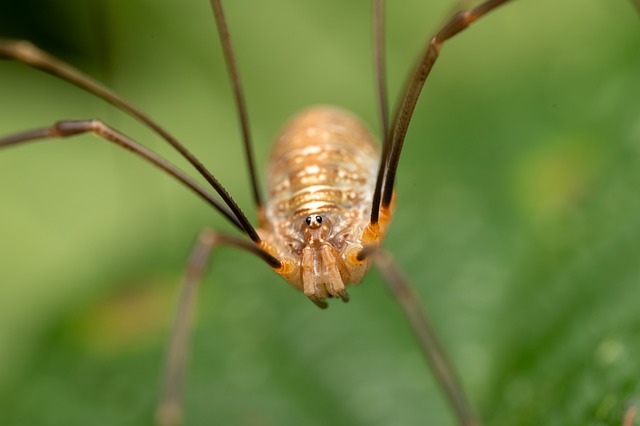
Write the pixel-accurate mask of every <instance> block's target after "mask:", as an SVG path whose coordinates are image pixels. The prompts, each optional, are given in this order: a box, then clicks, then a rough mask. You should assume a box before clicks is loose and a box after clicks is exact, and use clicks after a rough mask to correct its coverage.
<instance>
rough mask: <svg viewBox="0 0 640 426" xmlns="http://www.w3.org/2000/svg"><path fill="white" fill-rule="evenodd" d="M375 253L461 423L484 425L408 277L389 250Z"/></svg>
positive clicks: (377, 261)
mask: <svg viewBox="0 0 640 426" xmlns="http://www.w3.org/2000/svg"><path fill="white" fill-rule="evenodd" d="M375 256H376V257H375V260H376V266H377V267H378V269H379V270H380V272H381V273H382V275H383V276H384V278H385V282H386V283H387V285H388V286H389V289H390V290H391V292H392V293H393V294H394V295H395V297H396V299H397V300H398V302H399V303H400V305H401V306H402V309H403V310H404V313H405V315H406V317H407V319H408V320H409V323H410V324H411V328H412V330H413V332H414V333H415V335H416V337H417V339H418V342H419V343H420V348H421V349H422V352H423V353H424V355H425V357H426V358H427V361H428V362H429V365H430V366H431V369H432V370H433V373H434V375H435V376H436V378H437V380H438V382H439V383H440V386H441V388H442V390H443V391H444V393H445V394H446V396H447V398H448V400H449V403H450V404H451V406H452V408H453V410H454V412H455V414H456V417H457V418H458V422H459V423H460V425H464V426H480V425H481V424H482V423H481V422H480V420H479V419H478V417H477V416H476V414H475V413H474V411H473V409H472V408H471V404H470V403H469V401H468V399H467V397H466V396H465V393H464V390H463V389H462V385H461V384H460V381H459V380H458V377H457V376H456V374H455V372H454V369H453V367H452V366H451V364H450V363H449V360H448V358H447V356H446V355H445V352H444V349H443V348H442V346H441V345H440V342H439V341H438V338H437V336H436V333H435V331H434V329H433V327H432V326H431V323H430V322H429V319H428V318H427V316H426V314H425V312H424V310H423V309H422V307H421V306H420V304H419V303H418V302H417V298H416V296H415V294H414V293H413V291H412V290H411V288H410V286H409V284H408V282H407V280H406V279H405V278H404V276H403V275H402V273H401V272H400V269H399V268H398V267H397V266H396V264H395V262H394V261H393V259H392V258H391V256H390V255H389V254H388V253H387V252H385V251H384V250H378V251H376V253H375Z"/></svg>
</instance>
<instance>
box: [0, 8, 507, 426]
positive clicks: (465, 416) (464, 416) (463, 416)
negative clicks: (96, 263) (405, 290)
mask: <svg viewBox="0 0 640 426" xmlns="http://www.w3.org/2000/svg"><path fill="white" fill-rule="evenodd" d="M506 2H507V1H506V0H505V1H494V2H491V1H490V2H487V3H488V4H491V5H499V4H502V3H506ZM3 46H5V47H6V46H8V44H4V45H3ZM5 141H6V140H5ZM401 202H402V201H401V200H400V205H401ZM311 218H312V219H314V216H313V215H312V216H311ZM392 229H393V228H392ZM229 241H230V242H231V240H229ZM236 241H237V240H233V242H236ZM239 244H244V243H239ZM365 254H367V255H370V256H371V257H373V256H383V255H382V254H381V252H379V251H377V250H375V249H371V250H369V251H366V250H365ZM380 259H382V262H384V260H385V259H387V258H386V257H381V258H380ZM390 268H391V267H390V266H387V267H386V269H387V272H389V271H391V269H390ZM390 274H391V273H390ZM213 275H215V274H213ZM395 281H397V279H395ZM347 290H348V288H347ZM312 296H313V294H312ZM315 301H316V302H318V303H319V304H321V302H320V301H319V300H317V299H316V300H315ZM186 317H187V316H186V315H181V316H180V318H186ZM416 327H417V330H421V327H422V326H416ZM179 335H180V336H183V335H184V334H183V333H179ZM454 387H457V386H454ZM170 389H176V388H175V387H170ZM463 405H466V404H464V403H463ZM465 411H466V409H465V408H461V407H458V409H457V413H458V416H459V418H460V419H461V422H462V423H463V424H464V423H465V422H466V424H472V423H473V421H474V420H473V419H472V416H470V415H468V414H465Z"/></svg>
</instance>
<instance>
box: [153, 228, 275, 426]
mask: <svg viewBox="0 0 640 426" xmlns="http://www.w3.org/2000/svg"><path fill="white" fill-rule="evenodd" d="M221 245H232V246H235V247H238V248H241V249H243V250H246V251H248V252H250V253H253V254H255V255H256V256H258V257H260V258H261V259H262V260H264V261H265V262H266V263H267V264H269V265H270V266H273V265H272V262H271V259H272V258H271V256H269V255H268V254H266V253H265V252H264V251H263V250H261V249H260V248H258V247H256V246H255V245H254V244H253V243H251V242H249V241H246V240H244V239H240V238H238V237H234V236H231V235H225V234H219V233H217V232H214V231H211V230H208V229H205V230H204V231H202V232H201V233H200V235H199V237H198V240H197V242H196V244H195V246H194V247H193V250H192V251H191V254H190V255H189V259H188V261H187V267H186V270H185V275H184V278H183V281H182V290H181V294H180V299H179V302H178V308H177V309H176V317H175V320H174V323H173V329H172V330H171V337H170V339H169V346H168V348H167V358H166V364H165V369H164V385H163V390H162V396H161V398H160V401H159V404H158V408H157V411H156V421H157V423H158V424H159V425H161V426H177V425H180V424H182V418H183V408H182V402H183V395H184V390H183V389H184V379H185V371H186V365H187V356H188V349H189V328H190V323H191V317H192V316H193V309H194V306H195V301H196V295H197V292H198V285H199V284H200V281H201V279H202V276H203V275H204V273H205V271H206V269H207V265H208V263H209V260H210V259H211V254H212V253H213V251H214V249H215V248H217V247H219V246H221Z"/></svg>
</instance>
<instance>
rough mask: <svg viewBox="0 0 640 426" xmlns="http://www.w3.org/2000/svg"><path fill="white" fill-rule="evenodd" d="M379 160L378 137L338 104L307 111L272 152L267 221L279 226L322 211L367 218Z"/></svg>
mask: <svg viewBox="0 0 640 426" xmlns="http://www.w3.org/2000/svg"><path fill="white" fill-rule="evenodd" d="M378 161H379V159H378V154H377V148H376V146H375V142H374V139H373V136H371V134H370V132H369V131H368V130H367V129H366V128H365V127H364V125H363V124H362V123H361V122H360V120H359V119H357V118H356V117H355V116H353V115H352V114H350V113H348V112H346V111H344V110H341V109H338V108H333V107H314V108H310V109H308V110H305V111H303V112H302V113H300V114H299V115H297V116H296V117H294V118H293V119H292V120H291V121H290V122H289V124H288V125H287V126H286V127H285V128H284V129H283V131H282V133H281V134H280V137H279V138H278V140H277V141H276V144H275V146H274V148H273V151H272V154H271V158H270V161H269V166H268V171H267V185H268V194H269V195H268V197H269V200H268V202H267V209H266V213H267V220H268V221H269V222H271V224H272V225H277V224H282V223H283V222H286V223H290V222H291V221H294V222H295V221H297V219H299V218H304V217H306V216H308V215H309V214H316V213H319V212H322V213H339V214H346V216H348V217H345V219H349V218H350V219H351V220H357V221H361V220H362V219H365V222H366V219H368V217H367V216H368V214H369V211H370V209H371V198H372V195H373V189H374V185H375V179H376V172H377V167H378ZM275 227H278V226H274V228H275Z"/></svg>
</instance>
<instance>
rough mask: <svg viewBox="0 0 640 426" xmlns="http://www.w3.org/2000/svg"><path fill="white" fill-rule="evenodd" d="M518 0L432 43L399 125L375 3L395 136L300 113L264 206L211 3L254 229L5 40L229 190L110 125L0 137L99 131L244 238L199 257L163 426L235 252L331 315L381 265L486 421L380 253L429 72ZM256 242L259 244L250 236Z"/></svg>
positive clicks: (30, 50)
mask: <svg viewBox="0 0 640 426" xmlns="http://www.w3.org/2000/svg"><path fill="white" fill-rule="evenodd" d="M508 1H509V0H489V1H486V2H484V3H482V4H481V5H479V6H477V7H475V8H472V9H468V10H464V11H461V12H459V13H457V14H455V15H454V16H453V17H452V18H451V19H450V20H449V21H448V22H447V23H446V24H445V25H444V26H443V27H442V28H441V29H440V30H439V31H438V32H437V33H436V35H435V36H434V37H433V38H431V39H430V40H429V42H428V44H427V46H426V48H425V52H424V54H423V56H422V57H421V59H420V62H419V64H418V66H417V67H416V69H415V70H414V72H413V75H412V76H411V77H410V79H409V80H408V83H407V85H406V88H405V92H404V95H403V97H402V98H401V101H400V102H399V104H398V107H397V109H396V111H395V114H394V117H393V121H392V124H391V126H389V125H388V112H387V99H386V90H385V81H384V80H385V77H384V58H383V25H382V4H381V3H382V1H381V0H374V1H373V3H374V39H375V43H374V44H375V56H376V77H377V86H378V99H379V105H378V106H379V115H380V122H381V128H382V132H381V133H382V134H383V135H385V137H384V142H383V146H382V153H381V155H380V156H378V154H376V152H375V151H376V150H375V148H374V146H375V144H374V138H373V136H371V134H370V133H369V132H368V130H366V129H365V127H364V126H363V125H362V124H361V123H360V121H359V120H358V119H357V118H355V117H354V116H352V115H350V114H348V113H346V112H345V111H342V110H340V109H337V108H330V107H322V108H320V107H316V108H311V109H308V110H306V111H304V112H303V113H301V114H299V115H298V116H296V117H295V118H294V119H293V120H292V121H291V122H290V123H289V124H288V125H287V126H286V127H285V129H284V130H283V131H282V133H281V135H280V137H279V138H278V140H277V141H276V145H275V147H274V150H273V154H272V159H271V161H270V165H269V172H268V184H267V187H268V197H267V201H266V202H263V198H262V196H261V193H260V190H259V187H260V186H259V184H258V180H257V177H256V173H255V166H254V159H253V154H252V144H251V139H250V135H249V125H248V118H247V113H246V108H245V105H244V97H243V94H242V88H241V86H240V79H239V76H238V70H237V67H236V63H235V59H234V55H233V50H232V48H231V40H230V37H229V34H228V31H227V27H226V22H225V19H224V16H223V12H222V7H221V4H220V0H212V1H211V4H212V6H213V10H214V14H215V18H216V22H217V26H218V31H219V33H220V38H221V41H222V45H223V49H224V54H225V58H226V63H227V66H228V70H229V73H230V75H231V81H232V84H233V89H234V95H235V100H236V107H237V110H238V115H239V118H240V123H241V127H242V134H243V142H244V152H245V157H246V161H247V163H248V168H249V173H250V177H251V183H252V190H253V197H254V201H255V204H256V208H257V211H258V217H259V227H257V228H256V227H254V226H253V225H252V224H251V223H250V222H249V220H248V219H247V217H246V216H245V215H244V213H243V212H242V211H241V210H240V208H239V207H238V205H237V204H236V202H235V201H234V200H233V198H232V197H231V196H230V195H229V194H228V193H227V191H226V190H225V189H224V187H223V186H222V185H221V184H220V182H218V180H217V179H216V178H215V177H214V175H213V174H212V173H211V172H209V171H208V170H207V169H206V168H205V166H204V165H202V163H200V161H199V160H198V159H197V158H195V157H194V156H193V155H192V154H191V153H190V152H189V151H188V150H187V149H186V148H185V147H184V146H183V145H182V144H181V143H180V142H178V141H177V140H176V139H175V138H174V137H173V136H172V135H171V134H169V133H168V132H167V131H166V130H164V129H163V128H162V127H160V126H159V125H158V124H157V123H156V122H155V121H153V120H152V119H151V118H149V117H148V116H147V115H145V114H144V113H142V112H141V111H140V110H138V109H137V108H135V107H133V106H132V105H131V104H130V103H128V102H127V101H125V100H124V99H123V98H122V97H120V96H119V95H117V94H116V93H114V92H112V91H111V90H110V89H108V88H106V87H105V86H103V85H102V84H101V83H99V82H97V81H95V80H93V79H92V78H91V77H89V76H87V75H85V74H83V73H81V72H80V71H78V70H76V69H75V68H73V67H72V66H70V65H68V64H66V63H64V62H62V61H60V60H58V59H56V58H54V57H52V56H50V55H48V54H47V53H45V52H43V51H41V50H40V49H38V48H37V47H35V46H34V45H32V44H30V43H28V42H24V41H13V40H0V58H5V59H12V60H16V61H19V62H22V63H24V64H26V65H29V66H31V67H34V68H37V69H40V70H43V71H45V72H48V73H50V74H53V75H54V76H57V77H58V78H61V79H63V80H66V81H68V82H70V83H72V84H74V85H76V86H78V87H79V88H81V89H83V90H85V91H87V92H89V93H92V94H93V95H95V96H97V97H99V98H101V99H103V100H105V101H106V102H109V103H111V104H112V105H114V106H116V107H117V108H119V109H121V110H123V111H124V112H127V113H128V114H130V115H131V116H133V117H135V118H136V119H138V120H139V121H140V122H141V123H142V124H144V125H146V126H147V127H149V128H150V129H152V130H153V131H154V132H156V133H157V134H158V135H160V136H161V137H162V138H163V139H165V140H166V141H167V142H168V143H169V144H171V145H172V146H173V147H174V148H175V149H176V150H177V151H178V152H179V153H180V154H181V155H182V156H183V157H184V158H185V159H187V160H188V161H189V162H190V163H191V164H192V165H193V166H194V167H195V169H196V170H197V171H198V172H199V173H200V175H202V176H203V177H204V178H205V179H206V181H207V182H208V183H209V184H210V185H211V187H212V188H213V189H214V190H215V192H216V193H217V194H218V196H219V197H220V199H221V200H222V201H220V200H219V199H218V198H217V197H216V196H214V195H213V194H212V193H211V192H210V191H209V189H205V188H204V187H202V186H201V185H199V184H198V183H196V182H195V181H194V180H193V179H192V178H191V177H189V176H188V175H187V174H185V173H184V172H183V171H181V170H180V169H178V168H177V167H176V166H174V165H172V164H171V163H169V162H168V161H167V160H165V159H163V158H162V157H160V156H158V155H157V154H155V153H153V152H152V151H150V150H148V149H147V148H145V147H143V146H142V145H140V144H138V143H137V142H135V141H133V140H131V139H130V138H128V137H127V136H125V135H124V134H122V133H120V132H118V131H117V130H115V129H113V128H111V127H110V126H108V125H107V124H105V123H104V122H102V121H100V120H73V121H72V120H64V121H59V122H57V123H55V124H54V125H53V126H50V127H44V128H38V129H34V130H30V131H26V132H22V133H18V134H15V135H11V136H7V137H4V138H0V148H1V147H7V146H11V145H16V144H19V143H22V142H27V141H32V140H39V139H47V138H56V137H68V136H73V135H77V134H82V133H87V132H90V133H94V134H95V135H97V136H99V137H101V138H103V139H104V140H106V141H109V142H113V143H115V144H117V145H119V146H121V147H122V148H125V149H127V150H129V151H131V152H132V153H134V154H135V155H137V156H139V157H142V158H143V159H145V160H147V161H148V162H150V163H151V164H153V165H155V166H156V167H158V168H160V169H162V170H163V171H165V172H166V173H168V174H169V175H171V176H173V177H174V178H175V179H177V180H178V181H180V182H181V183H182V184H183V185H185V186H186V187H187V188H189V189H190V190H192V191H193V192H195V193H196V194H197V195H198V196H200V197H201V198H202V199H203V200H204V201H205V202H207V203H209V204H210V205H211V206H212V207H213V208H215V209H216V210H218V212H220V213H221V214H222V215H223V216H224V217H226V218H227V219H228V220H229V221H230V222H231V223H233V224H234V225H235V226H236V227H237V228H238V229H239V230H240V231H242V232H243V233H244V234H245V237H238V236H233V235H226V234H220V233H218V232H214V231H210V230H204V231H202V233H201V234H200V236H199V238H198V241H197V243H196V245H195V247H194V249H193V251H192V253H191V255H190V257H189V261H188V264H187V268H186V273H185V278H184V281H183V284H182V286H183V289H182V295H181V299H180V302H179V307H178V312H177V317H176V321H175V324H174V329H173V331H172V336H171V340H170V344H169V351H168V361H167V367H166V377H165V387H164V393H163V396H162V399H161V402H160V405H159V409H158V418H159V421H160V423H162V424H176V423H180V421H181V418H182V387H183V379H184V370H185V358H186V351H187V338H188V328H189V327H188V322H189V318H190V313H191V310H192V307H193V305H194V303H193V302H194V300H195V296H196V289H197V284H198V283H199V281H200V278H201V276H202V274H203V272H204V269H205V268H206V265H207V263H208V261H209V258H210V256H211V253H212V251H213V249H214V248H215V247H217V246H219V245H232V246H236V247H239V248H241V249H243V250H246V251H248V252H250V253H253V254H255V255H256V256H257V257H259V258H260V259H262V260H263V261H264V262H265V263H266V264H267V265H269V266H270V267H271V268H273V270H274V271H275V272H276V273H278V274H280V275H281V276H282V277H283V278H284V279H285V280H287V281H288V282H289V283H290V284H291V285H292V286H293V287H295V288H297V289H298V290H301V291H303V292H304V294H305V295H306V296H307V297H308V298H309V299H310V300H311V301H312V302H313V303H315V304H316V305H317V306H319V307H320V308H326V307H327V306H328V305H327V302H326V301H325V299H327V298H332V297H336V298H340V299H342V300H343V301H345V302H346V301H348V300H349V295H348V293H347V291H346V288H345V287H346V286H348V285H349V284H357V283H359V282H360V281H361V280H362V279H363V277H364V275H365V274H366V272H367V271H368V269H369V268H370V266H371V265H372V263H374V262H375V263H376V266H377V267H378V268H379V269H380V271H381V272H382V275H383V276H384V277H385V279H386V281H387V283H388V285H389V287H390V288H391V290H392V291H393V293H394V295H395V296H396V298H397V299H398V301H399V302H400V304H401V305H402V307H403V308H404V310H405V314H406V315H407V318H408V320H409V322H410V324H411V327H412V328H413V330H414V332H415V334H416V336H417V338H418V341H419V343H420V346H421V349H422V350H423V352H424V354H425V356H426V358H427V360H428V361H429V363H430V365H431V367H432V369H433V371H434V373H435V375H436V377H437V379H438V381H439V383H440V385H441V386H442V389H443V391H444V392H445V394H446V395H447V397H448V399H449V402H450V403H451V405H452V407H453V410H454V412H455V414H456V416H457V418H458V421H459V423H460V424H462V425H478V424H480V421H479V420H478V419H477V417H476V415H475V414H474V412H473V410H472V409H471V406H470V404H469V403H468V401H467V399H466V397H465V395H464V392H463V390H462V387H461V385H460V384H459V381H458V379H457V378H456V376H455V374H454V371H453V368H452V367H451V366H450V365H449V363H448V361H447V358H446V357H445V355H444V352H443V350H442V349H441V348H440V345H439V344H438V342H437V339H436V337H435V335H434V332H433V331H432V329H431V327H430V325H429V323H428V321H427V318H426V316H425V314H424V312H423V311H422V309H421V307H420V306H419V305H418V303H417V302H416V298H415V297H414V295H413V294H412V292H411V290H410V289H409V287H408V285H407V283H406V281H405V279H404V278H403V276H402V274H401V273H400V271H399V269H398V267H397V266H396V265H395V264H394V263H393V261H392V259H391V257H390V256H389V255H388V254H386V253H385V252H384V251H383V250H382V249H381V248H380V247H381V244H382V241H383V239H384V236H385V234H386V231H387V225H388V223H389V220H390V219H391V216H392V213H393V208H394V205H395V197H394V182H395V176H396V171H397V168H398V163H399V160H400V153H401V151H402V146H403V143H404V139H405V135H406V133H407V129H408V126H409V122H410V120H411V116H412V114H413V110H414V108H415V105H416V102H417V100H418V97H419V95H420V92H421V90H422V86H423V85H424V82H425V80H426V79H427V76H428V75H429V73H430V71H431V68H432V67H433V64H434V63H435V61H436V59H437V57H438V54H439V51H440V49H441V47H442V44H443V43H444V42H445V41H446V40H448V39H449V38H451V37H453V36H454V35H456V34H457V33H459V32H460V31H462V30H464V29H465V28H466V27H467V26H469V24H471V23H472V22H473V21H475V20H476V19H478V18H480V17H481V16H483V15H485V14H486V13H488V12H490V11H492V10H493V9H495V8H497V7H498V6H500V5H502V4H504V3H507V2H508ZM246 237H248V238H246Z"/></svg>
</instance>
